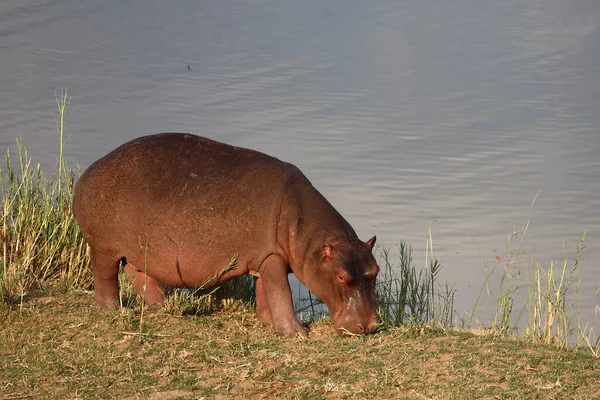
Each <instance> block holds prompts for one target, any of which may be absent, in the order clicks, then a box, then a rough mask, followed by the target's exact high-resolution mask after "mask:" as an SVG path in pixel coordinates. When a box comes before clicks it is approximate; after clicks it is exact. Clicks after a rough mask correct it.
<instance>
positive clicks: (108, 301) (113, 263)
mask: <svg viewBox="0 0 600 400" xmlns="http://www.w3.org/2000/svg"><path fill="white" fill-rule="evenodd" d="M90 258H91V261H92V271H93V275H94V292H95V293H96V305H97V306H98V307H100V308H104V309H108V310H111V309H113V310H114V309H117V308H119V307H120V302H119V282H118V274H119V260H118V259H116V258H115V257H111V256H110V255H109V254H107V253H102V252H100V251H95V250H94V249H93V248H92V249H91V251H90Z"/></svg>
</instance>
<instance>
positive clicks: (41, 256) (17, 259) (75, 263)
mask: <svg viewBox="0 0 600 400" xmlns="http://www.w3.org/2000/svg"><path fill="white" fill-rule="evenodd" d="M56 102H57V105H58V111H59V119H58V121H57V134H58V139H59V143H60V144H59V149H58V152H59V158H58V168H57V174H56V175H55V176H54V177H53V178H52V179H50V180H48V179H46V178H45V177H44V175H43V174H42V170H41V168H40V165H39V164H37V165H35V166H33V165H32V160H31V158H29V156H28V154H27V150H26V149H25V148H24V146H23V145H22V143H21V142H20V141H19V140H18V139H17V157H16V159H15V160H13V158H12V157H11V154H10V151H8V150H7V152H6V167H5V169H0V180H1V183H2V196H1V197H2V207H1V209H2V219H1V223H2V228H1V229H0V234H1V237H0V239H1V241H2V260H1V265H0V268H1V273H0V303H4V304H7V303H14V302H19V301H23V299H24V298H25V297H26V296H27V294H28V293H29V292H30V291H31V290H32V289H36V288H41V287H43V283H45V282H48V281H61V282H63V283H65V284H66V286H67V287H70V288H89V287H90V285H91V273H90V269H89V268H88V266H89V253H88V249H87V245H86V243H85V241H84V240H83V236H82V235H81V233H80V231H79V228H78V226H77V224H76V222H75V219H74V217H73V212H72V201H71V198H72V194H73V182H74V177H75V174H74V172H73V171H72V170H70V169H69V168H68V166H67V164H66V162H65V160H64V158H63V146H64V135H65V131H64V128H65V117H66V115H67V107H68V103H69V97H68V96H67V92H66V91H65V92H64V93H62V94H61V96H60V97H59V96H57V98H56ZM13 164H16V168H15V166H14V165H13Z"/></svg>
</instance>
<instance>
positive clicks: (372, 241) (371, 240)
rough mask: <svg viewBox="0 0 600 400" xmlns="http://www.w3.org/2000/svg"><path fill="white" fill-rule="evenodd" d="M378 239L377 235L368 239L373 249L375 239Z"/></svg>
mask: <svg viewBox="0 0 600 400" xmlns="http://www.w3.org/2000/svg"><path fill="white" fill-rule="evenodd" d="M376 240H377V236H373V237H372V238H371V239H369V240H367V242H366V243H367V246H369V248H370V249H371V250H373V246H375V241H376Z"/></svg>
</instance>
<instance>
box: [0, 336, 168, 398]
mask: <svg viewBox="0 0 600 400" xmlns="http://www.w3.org/2000/svg"><path fill="white" fill-rule="evenodd" d="M119 333H120V334H121V335H127V336H156V337H171V336H172V335H164V334H162V333H143V332H119ZM0 400H2V399H0Z"/></svg>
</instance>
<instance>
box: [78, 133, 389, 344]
mask: <svg viewBox="0 0 600 400" xmlns="http://www.w3.org/2000/svg"><path fill="white" fill-rule="evenodd" d="M73 212H74V216H75V219H76V220H77V223H78V225H79V227H80V229H81V232H82V233H83V237H84V239H85V240H86V242H87V243H88V245H89V247H90V256H91V263H92V273H93V282H94V289H95V298H96V304H97V305H98V306H100V307H102V308H118V307H119V286H118V273H119V267H120V265H123V266H124V267H123V268H124V271H125V273H126V275H127V277H128V278H129V279H130V280H132V281H133V282H134V286H135V287H136V290H137V291H138V293H139V294H140V295H141V296H143V297H144V299H145V302H146V303H147V304H148V305H149V306H157V307H161V306H162V305H163V302H164V293H165V287H172V288H197V287H200V286H203V285H206V283H207V282H210V284H212V285H219V284H222V283H223V282H226V281H228V280H230V279H232V278H235V277H237V276H239V275H242V274H251V275H253V276H254V277H255V291H256V312H257V314H258V317H259V319H260V321H261V322H262V323H263V324H264V325H266V326H270V327H272V328H273V329H274V330H275V332H277V333H279V334H283V335H295V334H299V335H303V336H304V335H306V330H305V329H304V327H303V326H302V325H301V324H300V323H299V322H298V320H297V319H296V315H295V313H294V309H293V305H292V293H291V290H290V285H289V281H288V274H289V273H294V274H295V276H296V277H297V278H298V280H299V281H300V282H302V283H303V284H304V285H305V286H306V287H307V288H308V290H309V291H311V292H312V293H313V294H314V295H315V296H317V297H319V298H320V299H322V300H323V302H324V303H325V305H326V306H327V308H328V310H329V313H330V316H331V320H332V323H333V326H334V327H335V329H336V331H337V332H338V333H339V334H341V335H344V334H363V333H372V332H374V331H375V330H376V328H377V326H378V317H377V305H376V299H375V280H376V277H377V273H378V272H379V267H378V265H377V262H376V260H375V258H374V256H373V252H372V250H373V246H374V244H375V240H376V238H375V236H373V237H372V238H371V239H369V240H367V241H366V242H363V241H361V240H360V239H359V238H358V237H357V235H356V233H355V232H354V230H353V229H352V227H351V226H350V224H349V223H348V222H346V220H345V219H344V218H343V217H342V216H341V215H340V214H339V213H338V212H337V211H336V210H335V208H333V206H332V205H331V204H330V203H329V202H328V201H327V200H326V199H325V197H323V196H322V195H321V193H319V192H318V191H317V189H315V187H314V186H313V185H312V184H311V183H310V182H309V180H308V179H307V178H306V176H304V174H302V172H300V170H299V169H298V168H297V167H295V166H294V165H292V164H289V163H287V162H283V161H280V160H279V159H277V158H274V157H271V156H268V155H266V154H263V153H260V152H258V151H254V150H250V149H244V148H240V147H234V146H230V145H227V144H224V143H220V142H217V141H214V140H210V139H207V138H203V137H199V136H195V135H192V134H185V133H161V134H156V135H150V136H143V137H140V138H137V139H134V140H132V141H130V142H128V143H125V144H124V145H122V146H120V147H118V148H117V149H115V150H113V151H112V152H110V153H109V154H107V155H106V156H104V157H102V158H100V159H99V160H98V161H96V162H95V163H93V164H92V165H91V166H90V167H89V168H88V169H87V170H86V171H85V172H84V173H83V174H82V175H81V177H80V178H79V180H78V181H77V184H76V186H75V191H74V198H73ZM234 254H237V260H236V262H235V265H234V266H233V267H232V268H229V269H227V270H223V267H224V266H226V265H228V262H229V261H230V260H231V259H232V255H234ZM211 278H213V279H212V280H211Z"/></svg>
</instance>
